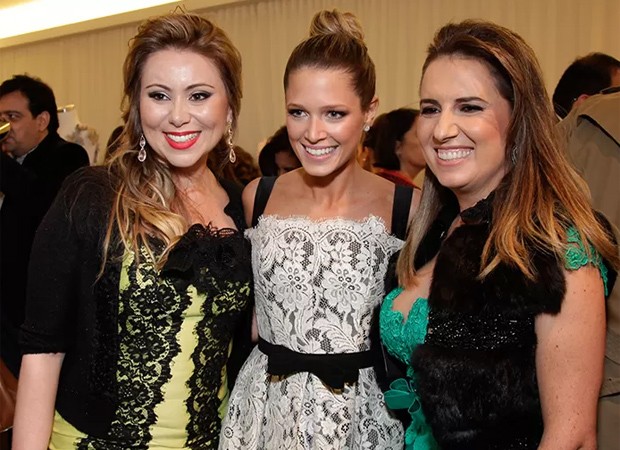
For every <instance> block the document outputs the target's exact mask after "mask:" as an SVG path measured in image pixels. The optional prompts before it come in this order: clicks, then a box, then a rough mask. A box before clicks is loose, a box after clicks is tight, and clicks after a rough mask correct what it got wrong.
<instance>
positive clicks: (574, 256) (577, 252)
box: [564, 227, 609, 295]
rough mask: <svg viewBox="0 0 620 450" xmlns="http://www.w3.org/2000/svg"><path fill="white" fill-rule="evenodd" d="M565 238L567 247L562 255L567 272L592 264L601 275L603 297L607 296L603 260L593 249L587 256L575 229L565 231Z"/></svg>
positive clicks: (591, 248)
mask: <svg viewBox="0 0 620 450" xmlns="http://www.w3.org/2000/svg"><path fill="white" fill-rule="evenodd" d="M566 237H567V239H566V240H567V242H568V246H567V248H566V253H565V255H564V267H566V268H567V269H568V270H577V269H579V268H580V267H583V266H585V265H588V264H594V265H595V266H596V267H597V268H598V270H599V272H600V273H601V278H602V279H603V286H604V288H605V295H608V294H609V292H608V287H607V283H608V277H607V267H606V266H605V264H604V263H603V258H601V255H600V254H599V253H598V252H597V251H596V250H595V249H594V247H590V255H588V252H587V251H586V246H585V245H584V244H583V242H581V237H580V236H579V232H578V231H577V229H576V228H574V227H570V228H569V229H568V230H567V231H566Z"/></svg>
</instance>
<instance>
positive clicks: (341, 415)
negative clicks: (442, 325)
mask: <svg viewBox="0 0 620 450" xmlns="http://www.w3.org/2000/svg"><path fill="white" fill-rule="evenodd" d="M246 233H247V236H249V238H250V240H251V242H252V266H253V270H254V277H255V280H256V282H255V301H256V314H257V319H258V327H259V334H260V336H261V337H262V338H263V339H265V340H266V341H268V342H270V343H273V344H278V345H283V346H286V347H287V348H290V349H291V350H294V351H297V352H302V353H314V354H320V353H323V354H324V353H350V352H359V351H364V350H368V348H369V345H370V340H369V333H370V322H371V318H372V317H371V316H372V312H373V309H374V308H375V307H376V306H377V305H378V304H379V302H380V301H381V300H382V298H383V295H384V289H383V279H384V276H385V271H386V268H387V264H388V260H389V257H390V256H391V255H392V254H393V253H394V252H395V251H396V250H398V249H399V248H400V246H401V245H402V241H400V240H399V239H397V238H395V237H393V236H390V235H389V234H388V232H387V231H386V228H385V225H384V224H383V222H382V221H381V219H379V218H377V217H373V216H371V217H368V218H367V219H365V220H363V221H353V220H347V219H326V220H321V221H312V220H310V219H307V218H303V217H293V218H280V217H276V216H263V217H261V218H260V220H259V223H258V225H257V227H256V228H255V229H253V230H248V231H247V232H246ZM266 367H267V357H266V356H265V355H264V354H262V353H261V352H260V351H259V350H258V349H257V348H256V349H254V351H253V352H252V354H251V355H250V357H249V358H248V360H247V361H246V363H245V365H244V367H243V369H242V370H241V373H240V375H239V377H238V379H237V383H236V385H235V389H234V391H233V393H232V395H231V398H230V402H229V408H228V413H227V416H226V417H225V419H224V423H223V425H222V435H221V438H220V448H222V449H239V448H243V449H270V450H271V449H274V450H275V449H291V448H295V449H327V448H329V449H377V450H379V449H381V450H388V449H394V450H395V449H401V448H402V445H403V441H404V437H403V430H402V426H401V424H400V422H398V421H396V420H395V419H393V418H392V417H391V416H390V414H389V412H388V411H387V409H386V406H385V403H384V399H383V395H382V393H381V391H380V390H379V388H378V386H377V383H376V379H375V374H374V371H373V369H371V368H367V369H361V370H360V374H359V380H358V382H357V383H355V384H347V385H345V387H344V389H343V390H342V391H334V390H331V389H330V388H328V387H326V386H325V385H324V384H323V383H322V382H321V380H320V379H319V378H317V377H316V376H315V375H312V374H309V373H307V372H300V373H295V374H292V375H290V376H287V377H283V378H275V377H274V378H273V379H272V378H271V377H270V376H269V375H268V374H267V372H266Z"/></svg>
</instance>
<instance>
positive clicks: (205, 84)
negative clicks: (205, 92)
mask: <svg viewBox="0 0 620 450" xmlns="http://www.w3.org/2000/svg"><path fill="white" fill-rule="evenodd" d="M200 87H203V88H204V87H207V88H210V89H215V86H212V85H210V84H209V83H196V84H190V85H189V86H187V87H186V88H185V90H186V91H191V90H192V89H196V88H200ZM150 88H161V89H167V90H170V87H169V86H166V85H165V84H161V83H153V84H149V85H148V86H145V89H150Z"/></svg>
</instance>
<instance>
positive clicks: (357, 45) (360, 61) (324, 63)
mask: <svg viewBox="0 0 620 450" xmlns="http://www.w3.org/2000/svg"><path fill="white" fill-rule="evenodd" d="M305 67H309V68H316V69H335V70H343V71H345V72H346V73H348V74H350V75H351V81H352V83H353V88H354V90H355V92H356V94H357V95H358V97H359V99H360V103H361V106H362V110H363V111H368V109H369V108H370V104H371V103H372V100H373V98H374V97H375V85H376V75H375V65H374V63H373V62H372V59H370V56H369V54H368V48H367V47H366V44H365V43H364V33H363V31H362V26H361V25H360V23H359V21H358V20H357V18H356V17H355V16H354V15H353V14H351V13H348V12H345V13H342V12H340V11H338V10H333V11H320V12H318V13H316V14H315V15H314V17H313V19H312V23H311V24H310V33H309V37H308V38H307V39H306V40H304V41H303V42H301V43H300V44H299V45H298V46H297V47H295V49H294V50H293V53H291V56H290V57H289V59H288V62H287V64H286V69H285V71H284V90H286V89H287V87H288V81H289V77H290V75H291V74H292V73H293V72H295V71H296V70H299V69H302V68H305Z"/></svg>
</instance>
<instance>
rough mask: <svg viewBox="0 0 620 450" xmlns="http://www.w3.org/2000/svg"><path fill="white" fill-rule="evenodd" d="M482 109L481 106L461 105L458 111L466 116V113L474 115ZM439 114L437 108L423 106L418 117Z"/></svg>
mask: <svg viewBox="0 0 620 450" xmlns="http://www.w3.org/2000/svg"><path fill="white" fill-rule="evenodd" d="M483 109H484V108H482V106H479V105H470V104H464V105H461V106H460V107H459V111H461V112H463V113H465V114H468V113H475V112H478V111H482V110H483ZM438 112H439V108H437V107H436V106H423V107H422V108H421V109H420V115H422V116H430V115H432V114H436V113H438Z"/></svg>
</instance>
